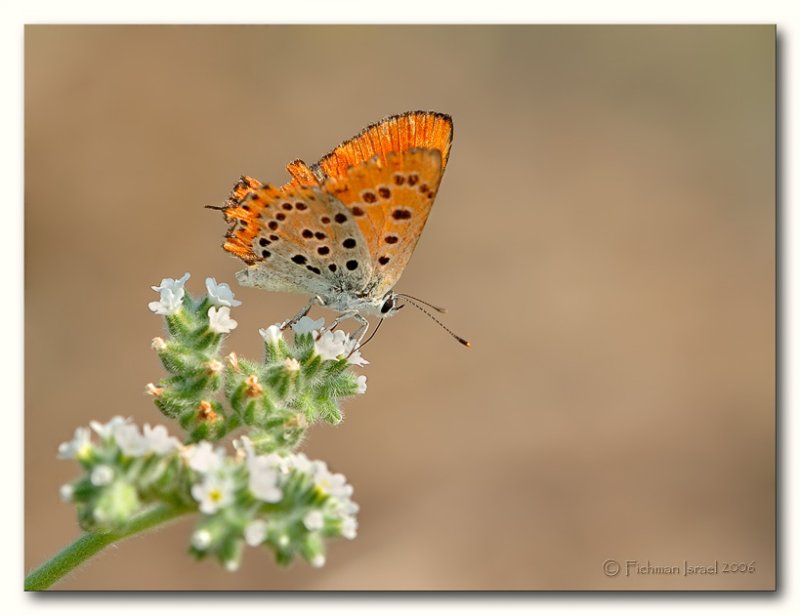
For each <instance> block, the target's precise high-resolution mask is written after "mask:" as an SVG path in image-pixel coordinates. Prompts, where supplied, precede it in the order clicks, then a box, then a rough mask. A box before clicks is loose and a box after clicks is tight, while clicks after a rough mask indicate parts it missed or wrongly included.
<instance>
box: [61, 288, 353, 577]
mask: <svg viewBox="0 0 800 615" xmlns="http://www.w3.org/2000/svg"><path fill="white" fill-rule="evenodd" d="M189 277H190V276H189V274H188V273H187V274H185V275H184V276H183V277H181V278H179V279H172V278H165V279H163V280H162V281H161V283H160V284H159V285H158V286H153V287H152V288H153V290H155V291H156V292H158V293H159V300H158V301H153V302H151V303H150V304H149V308H150V310H151V311H152V312H154V313H155V314H158V315H161V316H163V317H164V319H165V323H166V329H167V335H166V336H164V337H156V338H155V339H153V342H152V347H153V349H154V350H155V351H156V352H157V353H158V356H159V358H160V360H161V363H162V364H163V366H164V368H165V369H166V371H167V373H168V374H167V376H166V377H165V378H163V379H162V380H161V381H159V382H158V383H157V384H155V383H150V384H148V385H147V387H146V391H147V393H149V394H150V395H151V396H152V398H153V400H154V402H155V404H156V406H157V407H158V409H159V410H160V411H161V413H162V414H163V415H164V416H165V417H167V418H170V419H174V420H175V421H177V424H178V425H179V426H180V427H181V428H182V429H183V431H184V435H183V438H182V439H181V440H178V439H177V438H175V437H173V436H171V435H169V433H168V431H167V429H166V428H165V427H164V426H162V425H158V426H155V427H151V426H150V425H144V427H143V428H142V429H139V427H138V426H136V425H134V424H133V423H131V422H130V421H129V420H127V419H123V418H121V417H114V418H113V419H111V421H109V422H108V423H105V424H101V423H97V422H92V423H91V429H86V428H79V429H77V430H76V431H75V436H74V438H73V439H72V440H71V441H69V442H65V443H64V444H62V445H61V446H60V447H59V451H58V452H59V456H60V457H61V458H65V459H74V460H76V461H77V462H78V463H79V464H80V465H81V466H82V467H83V469H84V474H83V476H82V477H80V478H78V479H77V480H75V481H72V482H70V483H68V484H66V485H64V486H63V487H62V489H61V496H62V498H63V499H64V500H68V501H72V502H74V503H75V504H76V506H77V508H78V516H79V521H80V523H81V526H82V527H83V528H84V529H86V530H87V531H96V530H103V529H111V528H113V529H119V528H124V527H125V525H126V523H128V522H129V521H130V520H131V518H132V516H133V515H135V514H137V513H138V512H141V511H143V510H145V509H147V508H148V507H149V506H151V505H155V504H162V505H168V506H174V507H179V508H181V509H187V510H196V511H197V512H198V513H199V520H198V523H197V527H196V529H195V531H194V533H193V535H192V539H191V549H190V551H191V553H192V554H194V555H195V556H197V557H206V556H215V557H216V558H217V559H218V560H219V561H220V562H221V563H222V564H223V565H224V566H225V567H226V568H227V569H230V570H234V569H236V568H237V567H238V566H239V562H240V559H241V552H242V550H243V548H244V545H252V546H260V545H263V546H265V547H267V548H269V549H271V550H273V551H274V553H275V556H276V559H277V561H278V562H279V563H282V564H286V563H288V562H290V561H292V559H293V558H294V557H296V556H298V555H299V556H301V557H303V558H305V559H306V560H307V561H308V562H310V563H311V564H312V565H314V566H320V565H322V564H323V563H324V561H325V545H324V539H326V538H332V537H338V536H341V537H345V538H354V537H355V534H356V527H357V524H356V518H355V514H356V512H357V510H358V507H357V505H356V504H355V503H353V501H352V500H351V499H350V497H351V495H352V487H351V486H350V485H348V484H347V481H346V480H345V478H344V476H342V475H341V474H335V473H331V472H330V471H329V470H328V467H327V465H326V464H325V463H324V462H322V461H311V460H309V459H308V458H307V457H306V456H305V455H303V454H302V453H297V452H295V449H296V448H297V447H298V446H299V444H300V443H301V441H302V439H303V436H304V435H305V433H306V431H307V430H308V428H309V427H310V426H311V425H312V424H313V423H314V422H316V421H318V420H323V421H326V422H328V423H332V424H335V423H338V422H339V421H341V419H342V412H341V407H340V405H339V404H340V400H341V399H342V398H344V397H348V396H352V395H357V394H363V393H364V392H365V391H366V376H364V375H357V374H354V373H353V372H352V368H354V367H363V366H365V365H367V364H368V361H366V360H365V359H364V358H363V357H362V355H361V352H360V351H359V348H358V345H357V342H356V340H354V339H352V338H351V337H350V336H349V335H347V334H346V333H345V332H343V331H341V330H337V331H335V332H334V331H329V330H326V329H325V328H324V324H325V323H324V320H322V319H320V320H316V321H315V320H312V319H311V318H308V317H304V318H302V319H300V320H299V322H297V323H295V324H294V325H293V326H292V331H293V334H294V336H293V340H292V341H291V342H290V341H287V339H285V337H284V332H283V327H282V326H280V325H272V326H270V327H267V328H265V329H261V330H260V333H261V336H262V338H263V340H264V349H265V353H264V355H265V356H264V359H263V360H261V361H249V360H246V359H243V358H239V357H238V356H237V355H236V354H235V353H228V354H227V355H226V356H223V355H222V346H223V344H224V342H225V339H226V336H227V334H229V333H230V332H231V331H232V330H234V329H235V328H236V327H237V324H238V323H237V322H236V321H235V320H234V319H233V318H232V316H231V309H232V308H236V307H238V306H239V305H241V302H240V301H238V300H236V299H235V298H234V296H233V293H232V292H231V289H230V287H229V286H228V285H227V284H219V283H217V281H216V280H215V279H213V278H207V279H206V294H205V295H203V296H201V297H197V298H195V297H192V296H191V295H190V294H189V293H188V292H187V291H186V289H185V285H186V282H187V281H188V280H189ZM239 429H242V430H244V431H245V433H246V435H241V436H240V437H239V438H238V439H237V440H234V445H235V447H236V451H235V453H234V454H233V455H228V454H226V451H225V449H224V448H223V447H221V446H219V445H218V444H217V442H218V441H219V440H220V439H221V438H222V437H223V436H225V435H227V434H229V433H231V432H232V431H234V430H239Z"/></svg>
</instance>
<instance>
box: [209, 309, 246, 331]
mask: <svg viewBox="0 0 800 615" xmlns="http://www.w3.org/2000/svg"><path fill="white" fill-rule="evenodd" d="M238 324H239V323H238V322H236V321H235V320H234V319H233V318H231V308H229V307H221V308H219V310H217V308H215V307H211V308H208V328H209V329H211V330H212V331H213V332H214V333H230V332H231V331H233V330H234V329H235V328H236V327H237V325H238Z"/></svg>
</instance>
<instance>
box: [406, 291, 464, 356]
mask: <svg viewBox="0 0 800 615" xmlns="http://www.w3.org/2000/svg"><path fill="white" fill-rule="evenodd" d="M401 296H402V297H404V298H405V299H406V301H408V302H409V303H410V304H411V305H413V306H414V307H415V308H417V309H418V310H419V311H421V312H422V313H424V314H426V315H427V316H428V318H430V319H431V320H432V321H433V322H435V323H436V324H437V325H439V326H440V327H441V328H442V329H444V330H445V331H447V332H448V333H449V334H450V335H452V336H453V337H454V338H456V339H457V340H458V341H459V342H460V343H462V344H464V346H466V347H467V348H470V347H471V346H472V344H470V343H469V341H468V340H465V339H464V338H463V337H461V336H460V335H456V334H455V333H453V332H452V331H451V330H450V329H448V328H447V327H446V326H445V325H444V323H443V322H442V321H441V320H439V319H438V318H436V316H434V315H433V314H431V313H430V312H429V311H428V310H426V309H425V308H424V307H422V306H421V305H419V304H417V303H415V302H414V301H412V300H411V298H410V297H409V296H408V295H401ZM425 305H428V304H427V303H426V304H425ZM430 307H434V306H430Z"/></svg>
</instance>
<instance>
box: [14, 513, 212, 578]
mask: <svg viewBox="0 0 800 615" xmlns="http://www.w3.org/2000/svg"><path fill="white" fill-rule="evenodd" d="M195 510H196V509H195V508H194V507H191V506H186V507H178V506H167V505H165V504H159V505H157V506H154V507H152V508H149V509H147V510H145V511H143V512H141V513H139V514H138V515H136V516H135V517H133V519H131V521H130V523H128V524H127V525H126V526H125V527H124V528H121V529H118V530H112V531H108V532H92V533H89V534H84V535H83V536H81V537H80V538H78V539H77V540H76V541H75V542H73V543H72V544H71V545H69V546H68V547H65V548H64V549H62V550H61V551H60V552H59V553H57V554H56V555H55V556H53V557H52V558H51V559H49V560H48V561H46V562H45V563H44V564H42V565H41V566H39V567H38V568H37V569H36V570H34V571H33V572H31V573H30V574H29V575H28V576H27V577H25V590H26V591H40V590H43V589H47V588H49V587H50V586H51V585H53V583H55V582H56V581H58V580H59V579H61V577H63V576H65V575H67V574H69V573H70V572H72V571H73V570H74V569H75V568H77V567H78V566H79V565H81V564H82V563H83V562H85V561H86V560H87V559H89V558H90V557H92V556H93V555H94V554H95V553H97V552H99V551H101V550H102V549H103V548H105V547H107V546H108V545H110V544H112V543H114V542H117V541H119V540H123V539H125V538H128V537H130V536H133V535H134V534H138V533H139V532H144V531H145V530H149V529H150V528H153V527H155V526H157V525H161V524H162V523H166V522H167V521H171V520H172V519H175V518H176V517H180V516H181V515H185V514H187V513H190V512H193V511H195Z"/></svg>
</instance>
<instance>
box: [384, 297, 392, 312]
mask: <svg viewBox="0 0 800 615" xmlns="http://www.w3.org/2000/svg"><path fill="white" fill-rule="evenodd" d="M393 307H394V297H389V298H388V299H387V300H386V301H384V302H383V305H382V306H381V314H386V313H387V312H389V311H390V310H391V309H392V308H393Z"/></svg>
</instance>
